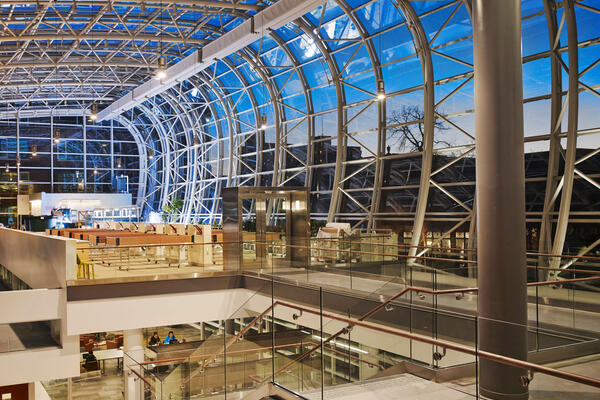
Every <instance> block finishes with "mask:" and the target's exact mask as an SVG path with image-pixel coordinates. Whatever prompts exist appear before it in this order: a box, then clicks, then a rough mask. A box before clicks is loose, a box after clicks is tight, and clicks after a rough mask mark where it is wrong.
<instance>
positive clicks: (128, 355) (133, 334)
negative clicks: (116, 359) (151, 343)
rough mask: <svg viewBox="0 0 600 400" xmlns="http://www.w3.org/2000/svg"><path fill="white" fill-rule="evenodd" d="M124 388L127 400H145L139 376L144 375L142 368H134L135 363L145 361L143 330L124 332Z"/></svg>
mask: <svg viewBox="0 0 600 400" xmlns="http://www.w3.org/2000/svg"><path fill="white" fill-rule="evenodd" d="M123 353H125V354H124V355H123V380H124V382H123V387H124V392H125V400H143V394H144V393H143V390H142V388H143V382H140V379H139V378H138V375H136V374H135V373H134V372H132V370H134V371H135V372H137V373H138V374H140V375H142V376H143V374H142V371H141V368H140V367H136V366H134V361H136V362H142V361H144V333H143V331H142V330H141V329H131V330H127V331H123Z"/></svg>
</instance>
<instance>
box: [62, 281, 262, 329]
mask: <svg viewBox="0 0 600 400" xmlns="http://www.w3.org/2000/svg"><path fill="white" fill-rule="evenodd" d="M252 294H253V292H251V291H249V290H247V289H228V290H213V291H204V292H193V293H192V292H190V293H178V294H166V295H157V296H135V297H123V298H117V299H102V300H81V301H70V302H68V303H67V318H66V320H67V334H68V335H80V334H83V333H93V332H105V331H112V330H116V331H120V330H126V329H137V328H147V327H152V326H165V325H176V324H185V323H190V322H200V321H215V320H220V319H226V318H229V317H230V316H231V315H233V314H234V313H235V312H236V311H237V310H238V309H239V308H240V307H242V306H243V305H244V303H245V302H246V301H247V300H248V299H249V298H250V297H251V296H252Z"/></svg>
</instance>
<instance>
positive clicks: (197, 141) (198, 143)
mask: <svg viewBox="0 0 600 400" xmlns="http://www.w3.org/2000/svg"><path fill="white" fill-rule="evenodd" d="M198 146H200V138H198V135H196V134H194V147H198Z"/></svg>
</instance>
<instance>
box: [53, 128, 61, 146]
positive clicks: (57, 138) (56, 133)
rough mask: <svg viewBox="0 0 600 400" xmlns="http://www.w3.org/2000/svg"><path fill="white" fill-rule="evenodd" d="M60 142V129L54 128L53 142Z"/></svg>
mask: <svg viewBox="0 0 600 400" xmlns="http://www.w3.org/2000/svg"><path fill="white" fill-rule="evenodd" d="M58 142H60V129H55V130H54V143H56V144H58Z"/></svg>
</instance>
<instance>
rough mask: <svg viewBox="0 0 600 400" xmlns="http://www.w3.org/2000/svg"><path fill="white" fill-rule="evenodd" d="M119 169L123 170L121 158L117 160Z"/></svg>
mask: <svg viewBox="0 0 600 400" xmlns="http://www.w3.org/2000/svg"><path fill="white" fill-rule="evenodd" d="M117 168H121V158H117Z"/></svg>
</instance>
